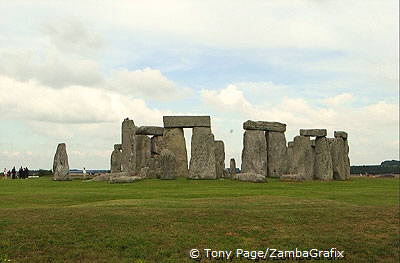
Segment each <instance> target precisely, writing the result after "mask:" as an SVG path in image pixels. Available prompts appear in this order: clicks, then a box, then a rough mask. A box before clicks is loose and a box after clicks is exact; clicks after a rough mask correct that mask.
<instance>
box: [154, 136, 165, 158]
mask: <svg viewBox="0 0 400 263" xmlns="http://www.w3.org/2000/svg"><path fill="white" fill-rule="evenodd" d="M164 149H165V143H164V137H163V136H158V135H154V136H153V137H151V155H156V154H161V151H162V150H164Z"/></svg>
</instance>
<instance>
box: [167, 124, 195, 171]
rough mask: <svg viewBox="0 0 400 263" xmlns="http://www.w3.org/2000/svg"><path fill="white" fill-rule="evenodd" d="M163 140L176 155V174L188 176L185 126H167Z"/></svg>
mask: <svg viewBox="0 0 400 263" xmlns="http://www.w3.org/2000/svg"><path fill="white" fill-rule="evenodd" d="M163 140H164V143H165V147H166V148H167V149H168V150H170V151H171V152H172V153H173V154H174V155H175V158H176V176H177V177H188V175H189V171H188V165H187V163H188V160H187V151H186V142H185V136H184V134H183V128H165V129H164V135H163Z"/></svg>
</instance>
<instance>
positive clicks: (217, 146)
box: [214, 141, 225, 178]
mask: <svg viewBox="0 0 400 263" xmlns="http://www.w3.org/2000/svg"><path fill="white" fill-rule="evenodd" d="M214 153H215V172H216V174H217V178H223V177H224V170H225V145H224V142H223V141H215V142H214Z"/></svg>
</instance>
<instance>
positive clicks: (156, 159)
mask: <svg viewBox="0 0 400 263" xmlns="http://www.w3.org/2000/svg"><path fill="white" fill-rule="evenodd" d="M160 159H161V155H153V156H152V157H151V158H150V160H149V168H150V170H149V172H148V175H147V177H148V178H160V177H161V160H160Z"/></svg>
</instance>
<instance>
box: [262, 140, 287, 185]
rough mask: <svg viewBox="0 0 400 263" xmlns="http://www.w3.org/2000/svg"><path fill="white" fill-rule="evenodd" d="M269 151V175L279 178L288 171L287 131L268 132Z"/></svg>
mask: <svg viewBox="0 0 400 263" xmlns="http://www.w3.org/2000/svg"><path fill="white" fill-rule="evenodd" d="M265 137H266V140H267V153H268V164H267V166H268V177H275V178H279V177H280V176H281V175H282V174H285V173H287V172H288V160H287V147H286V138H285V133H283V132H266V133H265Z"/></svg>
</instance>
